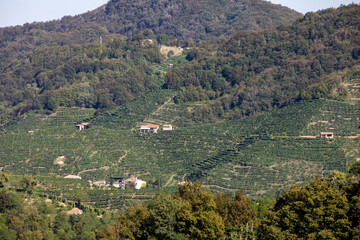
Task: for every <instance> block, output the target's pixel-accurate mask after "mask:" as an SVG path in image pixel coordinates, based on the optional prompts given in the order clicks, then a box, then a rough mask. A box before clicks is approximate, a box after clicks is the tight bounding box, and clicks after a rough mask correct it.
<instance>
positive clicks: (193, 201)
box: [174, 182, 225, 239]
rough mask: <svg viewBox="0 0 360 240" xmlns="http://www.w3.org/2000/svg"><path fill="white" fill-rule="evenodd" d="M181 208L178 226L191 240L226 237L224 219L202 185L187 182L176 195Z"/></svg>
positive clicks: (210, 195)
mask: <svg viewBox="0 0 360 240" xmlns="http://www.w3.org/2000/svg"><path fill="white" fill-rule="evenodd" d="M174 197H175V199H178V200H179V201H180V204H181V207H180V210H179V212H178V214H177V226H178V229H179V231H180V232H181V233H183V234H185V235H186V236H187V237H188V238H190V239H219V238H221V237H224V235H225V225H224V221H223V219H222V217H221V216H220V215H219V214H218V213H217V212H216V211H215V210H216V204H215V201H214V199H213V197H212V194H211V193H210V192H209V191H206V190H204V189H202V187H201V184H199V183H191V182H186V183H185V184H184V185H182V186H180V187H179V190H178V191H177V192H175V194H174Z"/></svg>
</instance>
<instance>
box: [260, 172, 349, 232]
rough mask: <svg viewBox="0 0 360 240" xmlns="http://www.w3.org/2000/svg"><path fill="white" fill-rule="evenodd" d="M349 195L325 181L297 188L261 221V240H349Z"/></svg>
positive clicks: (285, 196)
mask: <svg viewBox="0 0 360 240" xmlns="http://www.w3.org/2000/svg"><path fill="white" fill-rule="evenodd" d="M348 212H349V203H348V200H347V198H346V196H345V195H344V194H343V193H342V192H341V191H340V190H338V189H335V188H334V187H332V186H331V185H330V184H328V183H327V182H326V181H325V180H324V179H321V178H317V179H315V180H312V181H311V182H310V184H309V185H307V186H304V187H301V186H299V185H294V186H293V187H292V188H291V189H289V190H288V191H285V192H284V193H283V194H282V195H281V196H280V197H279V199H277V201H276V204H275V207H274V209H273V210H271V211H269V214H268V216H267V217H266V218H265V219H264V220H263V221H262V223H261V225H260V227H259V230H258V237H259V238H260V239H346V238H348V237H349V236H350V227H351V222H350V220H349V218H348Z"/></svg>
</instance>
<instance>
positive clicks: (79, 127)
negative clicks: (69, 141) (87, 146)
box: [76, 122, 89, 130]
mask: <svg viewBox="0 0 360 240" xmlns="http://www.w3.org/2000/svg"><path fill="white" fill-rule="evenodd" d="M88 126H89V123H87V122H86V123H80V124H78V125H76V127H77V129H79V130H84V129H86V128H88Z"/></svg>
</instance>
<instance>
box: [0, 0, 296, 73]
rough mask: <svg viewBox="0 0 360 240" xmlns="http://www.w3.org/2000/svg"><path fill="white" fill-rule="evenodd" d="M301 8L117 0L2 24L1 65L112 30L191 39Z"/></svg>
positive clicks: (288, 16)
mask: <svg viewBox="0 0 360 240" xmlns="http://www.w3.org/2000/svg"><path fill="white" fill-rule="evenodd" d="M299 17H301V14H299V13H297V12H295V11H293V10H290V9H288V8H286V7H282V6H280V5H274V4H271V3H269V2H266V1H262V0H254V1H248V0H237V1H231V0H203V1H194V0H183V1H174V0H153V1H144V0H136V1H128V0H112V1H109V2H108V3H107V4H105V5H104V6H102V7H100V8H98V9H96V10H94V11H91V12H87V13H84V14H81V15H78V16H75V17H70V16H65V17H63V18H62V19H61V20H59V21H49V22H41V23H32V24H25V25H24V26H16V27H7V28H0V60H1V61H0V70H1V71H2V70H3V69H4V68H7V67H8V66H9V65H10V63H11V61H12V60H13V59H15V58H18V59H22V58H23V57H24V56H27V55H28V54H29V53H31V52H32V51H33V50H34V49H36V48H37V47H39V46H64V45H69V44H84V43H89V42H94V41H98V40H99V37H100V36H102V37H103V38H104V37H106V36H111V35H112V34H121V35H125V36H128V37H133V36H135V35H136V34H137V32H138V31H143V30H151V31H152V32H154V33H155V35H159V34H164V35H168V36H169V37H170V40H175V42H174V43H177V39H179V42H182V43H183V44H189V42H193V41H195V42H196V41H199V40H202V39H215V38H217V37H221V36H230V35H232V34H234V33H236V32H237V31H239V30H255V29H259V28H271V27H275V26H279V25H281V24H288V23H290V22H292V21H294V20H295V19H297V18H299Z"/></svg>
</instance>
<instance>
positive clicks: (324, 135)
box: [320, 132, 334, 139]
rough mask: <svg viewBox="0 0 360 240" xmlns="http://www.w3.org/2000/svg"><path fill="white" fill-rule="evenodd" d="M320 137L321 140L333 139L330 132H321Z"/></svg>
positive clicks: (332, 134)
mask: <svg viewBox="0 0 360 240" xmlns="http://www.w3.org/2000/svg"><path fill="white" fill-rule="evenodd" d="M320 137H321V138H329V139H332V138H334V133H332V132H321V133H320Z"/></svg>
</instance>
